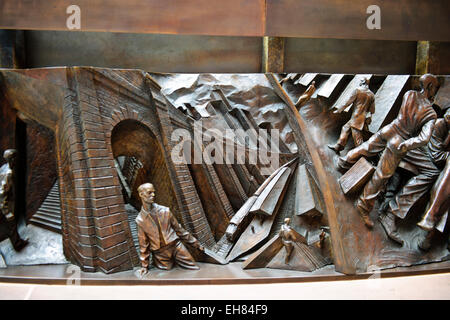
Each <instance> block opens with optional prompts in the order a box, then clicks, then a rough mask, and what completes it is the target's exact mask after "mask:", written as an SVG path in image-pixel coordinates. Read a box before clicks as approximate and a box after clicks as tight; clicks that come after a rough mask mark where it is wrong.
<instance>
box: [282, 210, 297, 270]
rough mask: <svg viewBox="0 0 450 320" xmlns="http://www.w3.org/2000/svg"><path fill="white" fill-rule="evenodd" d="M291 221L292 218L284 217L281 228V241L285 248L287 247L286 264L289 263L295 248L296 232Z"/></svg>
mask: <svg viewBox="0 0 450 320" xmlns="http://www.w3.org/2000/svg"><path fill="white" fill-rule="evenodd" d="M290 223H291V219H290V218H286V219H284V223H283V224H282V225H281V229H280V237H281V242H282V243H283V245H284V248H285V249H286V258H285V259H284V263H286V264H288V263H289V259H290V257H291V254H292V250H294V242H295V234H294V231H293V230H292V228H291V226H290Z"/></svg>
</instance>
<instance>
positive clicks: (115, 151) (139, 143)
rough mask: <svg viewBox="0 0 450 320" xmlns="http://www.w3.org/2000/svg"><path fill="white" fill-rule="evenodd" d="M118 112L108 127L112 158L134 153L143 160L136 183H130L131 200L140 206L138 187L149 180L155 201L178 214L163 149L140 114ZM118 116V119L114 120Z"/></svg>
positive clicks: (133, 154) (136, 205)
mask: <svg viewBox="0 0 450 320" xmlns="http://www.w3.org/2000/svg"><path fill="white" fill-rule="evenodd" d="M121 114H122V117H121V116H120V114H118V113H117V112H116V113H115V115H116V116H114V118H115V119H114V120H113V121H114V122H113V123H114V124H115V125H114V126H113V127H112V129H111V131H110V135H109V138H107V140H108V143H109V144H110V146H111V152H112V155H113V157H114V158H117V157H119V156H129V157H135V158H136V159H138V160H139V161H140V162H141V163H142V164H143V168H142V169H139V171H138V176H137V179H136V181H135V183H134V184H133V185H132V186H130V188H131V189H132V197H131V204H132V205H134V206H135V207H137V209H139V207H140V200H139V197H138V193H137V187H138V186H139V185H140V184H142V183H145V182H151V183H153V185H154V186H155V188H156V202H158V203H159V204H161V205H165V206H167V207H169V208H171V210H172V211H173V212H174V214H175V215H176V216H178V215H179V209H178V203H177V199H176V195H175V190H174V186H173V185H172V180H171V179H170V174H169V171H168V168H167V165H166V163H165V157H164V152H165V151H166V150H165V149H164V148H163V147H162V145H161V144H160V141H159V140H158V139H157V136H156V135H155V134H154V131H152V130H151V125H150V123H149V122H148V121H145V120H143V119H142V118H141V117H139V115H138V113H137V112H132V111H130V112H128V114H131V115H133V117H132V118H131V117H128V118H125V116H124V114H123V112H121ZM117 120H119V121H117ZM141 120H142V121H141Z"/></svg>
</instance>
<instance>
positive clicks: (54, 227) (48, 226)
mask: <svg viewBox="0 0 450 320" xmlns="http://www.w3.org/2000/svg"><path fill="white" fill-rule="evenodd" d="M30 223H31V224H33V225H36V226H38V227H41V228H44V229H47V230H50V231H53V232H57V233H61V226H60V225H57V224H53V223H50V222H47V221H43V220H40V219H35V218H34V216H33V218H31V219H30Z"/></svg>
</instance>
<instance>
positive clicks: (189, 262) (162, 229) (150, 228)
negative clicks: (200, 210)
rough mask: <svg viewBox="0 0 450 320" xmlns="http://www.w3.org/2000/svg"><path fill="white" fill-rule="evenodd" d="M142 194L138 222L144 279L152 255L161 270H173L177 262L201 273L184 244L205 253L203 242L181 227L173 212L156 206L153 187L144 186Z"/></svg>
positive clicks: (140, 271) (141, 272)
mask: <svg viewBox="0 0 450 320" xmlns="http://www.w3.org/2000/svg"><path fill="white" fill-rule="evenodd" d="M138 193H139V196H140V198H141V200H142V208H141V211H140V212H139V214H138V216H137V218H136V224H137V227H138V238H139V247H140V253H139V258H140V260H141V266H142V268H141V269H140V270H139V273H140V275H141V276H142V275H144V274H146V273H147V272H148V266H149V257H150V253H152V255H153V263H154V264H155V266H156V267H157V268H159V269H163V270H170V269H172V268H173V265H174V262H175V263H177V264H178V265H179V266H181V267H184V268H187V269H193V270H197V269H199V267H198V266H197V265H196V264H195V262H194V259H193V258H192V256H191V254H190V253H189V251H188V250H187V249H186V247H185V246H184V244H183V243H182V242H181V240H183V241H184V242H185V243H188V244H191V245H192V246H193V247H195V248H198V249H199V250H201V251H204V247H203V246H202V245H201V244H200V242H199V241H198V240H197V239H195V238H194V237H193V236H192V235H191V234H190V233H189V232H187V231H186V230H184V229H183V228H182V227H181V226H180V225H179V224H178V222H177V220H176V219H175V217H174V216H173V215H172V213H171V212H170V209H169V208H167V207H164V206H160V205H159V204H157V203H155V202H154V200H155V188H154V187H153V185H152V184H151V183H144V184H142V185H140V186H139V188H138Z"/></svg>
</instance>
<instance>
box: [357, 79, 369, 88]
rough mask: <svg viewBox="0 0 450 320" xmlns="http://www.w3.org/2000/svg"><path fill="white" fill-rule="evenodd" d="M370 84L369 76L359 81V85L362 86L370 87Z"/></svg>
mask: <svg viewBox="0 0 450 320" xmlns="http://www.w3.org/2000/svg"><path fill="white" fill-rule="evenodd" d="M369 84H370V79H369V78H362V79H361V81H360V82H359V85H360V86H361V87H367V88H368V87H369Z"/></svg>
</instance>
